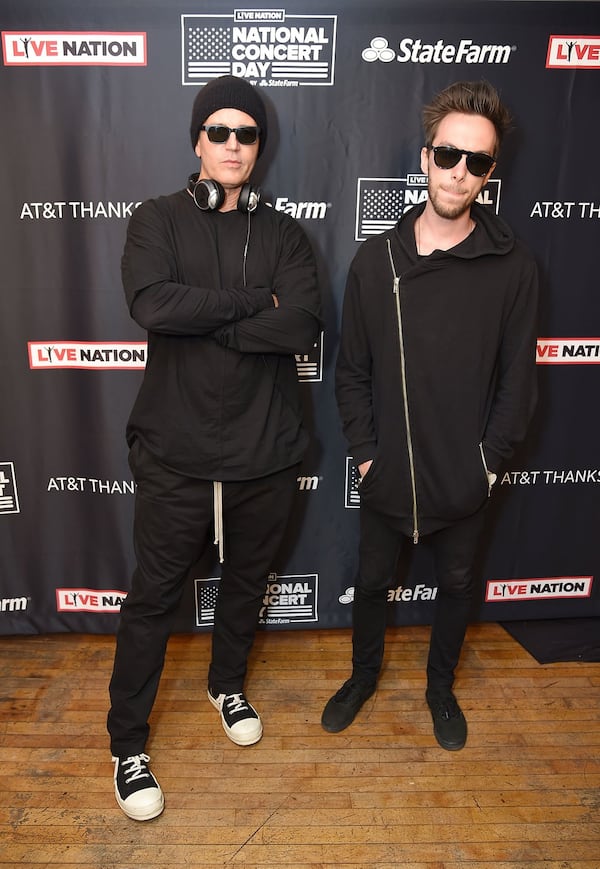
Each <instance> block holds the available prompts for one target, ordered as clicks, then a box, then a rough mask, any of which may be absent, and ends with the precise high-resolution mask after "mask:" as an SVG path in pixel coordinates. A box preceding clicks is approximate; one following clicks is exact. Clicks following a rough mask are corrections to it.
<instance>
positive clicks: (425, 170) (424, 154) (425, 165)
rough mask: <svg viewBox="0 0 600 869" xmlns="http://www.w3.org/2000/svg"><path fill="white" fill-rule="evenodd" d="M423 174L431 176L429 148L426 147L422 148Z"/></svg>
mask: <svg viewBox="0 0 600 869" xmlns="http://www.w3.org/2000/svg"><path fill="white" fill-rule="evenodd" d="M421 172H422V173H423V175H429V148H426V147H425V146H423V147H422V148H421Z"/></svg>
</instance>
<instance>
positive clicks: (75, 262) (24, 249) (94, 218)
mask: <svg viewBox="0 0 600 869" xmlns="http://www.w3.org/2000/svg"><path fill="white" fill-rule="evenodd" d="M0 27H1V30H2V66H1V67H0V78H1V81H0V110H1V117H2V137H1V140H0V148H1V153H2V160H1V161H0V177H1V183H2V197H1V199H0V239H1V244H2V258H1V276H2V277H1V289H0V325H1V334H2V341H1V343H0V408H1V410H0V419H1V423H0V633H3V634H28V633H47V632H60V631H77V632H88V633H111V632H113V631H114V630H115V629H116V625H117V621H118V612H119V607H120V604H121V602H122V601H123V599H124V597H125V596H126V594H127V591H128V588H129V583H130V576H131V573H132V570H133V567H134V558H133V550H132V541H131V527H132V518H133V504H134V491H135V487H134V483H133V481H132V479H131V474H130V472H129V468H128V465H127V447H126V443H125V438H124V431H125V424H126V421H127V417H128V414H129V411H130V408H131V406H132V404H133V401H134V398H135V396H136V393H137V390H138V388H139V385H140V382H141V379H142V377H143V370H144V364H145V358H146V335H145V333H143V332H142V330H140V329H139V327H137V326H136V324H135V323H134V322H133V321H132V320H131V319H130V317H129V313H128V310H127V307H126V305H125V300H124V295H123V291H122V288H121V279H120V258H121V252H122V249H123V243H124V239H125V232H126V227H127V221H128V219H129V217H130V216H131V214H132V213H133V211H134V210H135V208H136V207H137V205H138V204H139V203H140V202H141V201H143V200H144V199H146V198H149V197H153V196H157V195H159V194H163V193H171V192H173V191H175V190H177V189H180V188H183V187H185V186H186V183H187V178H188V175H189V174H190V173H191V172H194V171H197V169H198V164H197V160H196V158H195V156H194V154H193V152H192V150H191V147H190V142H189V132H188V130H189V118H190V111H191V105H192V102H193V99H194V96H195V94H196V92H197V89H198V87H199V86H200V85H201V84H202V83H204V82H206V81H208V80H210V79H211V78H212V77H214V76H216V75H221V74H224V73H233V74H234V75H238V76H242V77H244V78H246V79H248V80H249V81H251V82H253V83H256V85H257V86H258V87H260V89H261V93H262V96H263V97H264V99H265V102H266V104H267V108H268V112H269V123H270V133H269V142H268V145H267V148H266V150H265V153H264V155H263V156H262V158H261V160H260V161H259V163H258V167H257V175H256V176H255V181H257V182H258V183H259V184H260V185H261V187H262V190H263V196H264V197H265V198H267V199H268V200H269V201H270V202H271V203H272V205H273V207H274V208H277V209H281V210H283V211H286V212H288V213H289V214H292V215H294V216H295V217H297V218H298V220H299V221H300V222H301V224H302V225H303V227H304V229H305V230H306V232H307V234H308V236H309V238H310V240H311V242H312V244H313V246H314V250H315V253H316V256H317V260H318V264H319V273H320V281H321V286H322V291H323V298H324V314H325V329H324V332H323V334H322V336H321V338H320V340H319V341H318V343H317V344H316V345H315V347H314V348H313V351H312V352H311V353H310V354H308V355H307V356H301V357H298V358H297V369H298V378H299V380H300V382H301V389H302V394H303V399H304V403H305V411H306V420H307V425H308V427H309V430H310V432H311V435H312V444H311V447H310V450H309V452H308V454H307V456H306V460H305V462H304V465H303V467H302V469H301V471H300V474H299V476H298V491H297V498H296V504H295V509H294V513H293V516H292V520H291V523H290V527H289V532H288V534H287V536H286V540H285V542H284V545H283V547H282V550H281V552H280V553H279V556H278V559H277V563H275V564H273V572H272V574H270V575H269V576H268V577H265V581H266V592H265V599H264V607H263V610H262V613H261V624H262V625H264V626H265V628H269V629H291V628H311V627H314V628H333V627H347V626H349V625H350V623H351V602H352V597H353V580H354V572H355V568H356V562H357V534H358V514H359V509H358V508H359V493H358V489H357V478H356V474H355V472H354V470H353V467H352V464H351V460H350V459H349V458H348V457H347V455H346V445H345V441H344V439H343V436H342V432H341V427H340V423H339V420H338V415H337V409H336V405H335V400H334V395H333V374H334V364H335V358H336V352H337V345H338V337H339V323H340V311H341V304H342V298H343V292H344V284H345V278H346V273H347V269H348V266H349V263H350V261H351V259H352V257H353V255H354V254H355V252H356V250H357V248H358V246H359V244H360V243H361V241H363V240H364V239H366V238H368V237H369V236H371V235H373V234H374V233H378V232H381V231H383V230H385V229H387V228H389V227H391V226H392V225H393V224H394V222H395V220H396V219H397V218H398V216H399V215H400V214H401V213H403V212H404V211H405V210H406V209H409V208H411V207H412V206H413V205H414V204H415V203H419V202H421V201H423V199H424V197H426V195H427V193H426V179H425V178H424V177H423V175H422V174H421V171H420V164H419V152H420V148H421V145H422V144H423V139H422V132H421V116H420V112H421V106H422V105H423V103H424V102H426V101H428V100H429V99H430V97H431V96H432V95H433V94H434V93H435V92H436V91H438V90H440V89H442V88H444V87H445V86H446V85H448V84H450V83H451V82H453V81H457V80H460V79H470V80H472V79H481V78H485V79H487V80H489V81H491V82H492V83H493V84H494V85H495V86H496V87H497V88H498V89H499V90H500V92H501V94H502V96H503V98H504V100H505V101H506V102H507V104H508V105H509V107H510V109H511V111H512V114H513V116H514V130H513V132H512V133H511V134H510V135H509V137H508V139H507V141H506V144H505V147H504V150H503V153H502V154H501V157H500V160H499V164H498V167H497V169H496V172H495V174H494V176H493V178H492V180H491V182H490V184H489V185H488V186H487V188H485V189H484V191H483V195H482V197H481V201H482V202H483V204H484V205H485V207H487V208H490V209H491V210H493V211H494V212H496V213H498V214H500V215H502V217H504V218H505V219H506V220H507V221H508V222H509V223H510V224H511V226H512V227H513V229H514V230H515V232H516V234H517V235H519V236H520V237H521V238H522V239H523V240H524V241H525V242H526V243H527V244H528V245H529V247H530V249H531V250H532V251H533V253H534V255H535V257H536V259H537V261H538V264H539V268H540V275H541V288H542V292H541V309H540V325H539V339H538V344H537V362H538V374H539V386H540V402H539V407H538V410H537V414H536V417H535V420H534V423H533V425H532V427H531V430H530V434H529V437H528V439H527V441H526V443H524V444H523V445H522V447H520V448H519V450H518V452H517V453H516V454H515V455H514V457H513V458H512V460H511V462H510V463H509V464H508V465H507V466H506V467H505V468H504V469H503V471H502V474H501V475H500V478H499V481H498V483H497V485H496V486H495V490H494V493H493V498H492V502H491V504H490V511H489V517H488V519H489V521H488V531H487V533H486V540H485V545H484V547H483V548H482V552H481V556H480V564H479V565H478V567H479V573H480V576H481V598H480V601H478V606H477V607H476V609H475V612H474V614H473V617H474V619H479V620H484V621H497V620H504V619H532V618H557V617H562V616H569V617H572V616H591V615H600V589H599V587H598V574H600V545H599V539H600V522H599V519H600V510H599V492H600V448H599V435H598V428H599V423H600V409H599V406H598V405H599V401H598V398H599V395H600V391H599V387H600V291H599V286H598V249H599V241H600V231H599V230H600V160H599V159H598V148H599V147H600V144H599V143H600V113H599V107H600V99H599V94H600V5H599V4H598V3H596V2H544V0H540V2H493V0H490V2H484V0H477V2H460V3H446V2H444V3H438V2H426V0H420V2H412V0H411V2H409V0H372V2H369V3H364V2H363V0H330V2H323V0H319V2H315V0H289V2H286V3H285V5H277V4H274V3H272V2H270V0H267V2H263V3H261V5H260V7H255V6H253V5H252V4H250V3H245V4H243V5H242V6H240V5H236V4H234V3H233V2H232V3H231V4H229V5H228V3H227V2H224V0H219V2H217V0H212V2H209V0H193V2H182V0H147V2H144V3H141V2H136V0H119V2H103V3H97V2H91V0H54V2H53V3H52V4H48V3H46V2H43V0H36V2H33V0H20V2H19V3H16V2H13V3H8V2H3V3H1V4H0ZM218 577H219V572H218V566H217V564H216V562H215V561H213V560H212V555H211V557H210V559H209V560H207V561H206V563H201V564H197V565H194V568H193V570H192V571H191V573H190V577H189V583H188V586H187V591H186V595H185V599H184V601H183V604H182V606H181V609H180V611H179V613H178V621H177V629H178V630H179V631H182V632H194V631H205V630H210V627H211V624H212V614H213V609H212V607H213V605H214V599H215V593H216V590H217V588H218V582H219V579H218ZM435 595H436V587H435V581H434V578H433V573H432V568H431V563H430V555H429V553H428V550H427V547H426V546H421V545H419V546H417V547H411V548H410V551H409V552H407V555H406V560H405V561H403V562H402V563H401V564H400V565H399V567H398V573H397V576H396V577H394V578H393V581H392V584H391V589H390V593H389V599H390V621H391V622H393V623H396V624H414V623H421V624H425V623H428V622H429V621H430V619H431V615H432V607H433V601H434V599H435Z"/></svg>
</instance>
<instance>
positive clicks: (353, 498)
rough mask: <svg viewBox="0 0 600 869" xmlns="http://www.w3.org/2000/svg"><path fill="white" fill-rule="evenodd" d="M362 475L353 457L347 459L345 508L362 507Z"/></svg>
mask: <svg viewBox="0 0 600 869" xmlns="http://www.w3.org/2000/svg"><path fill="white" fill-rule="evenodd" d="M359 481H360V474H359V473H358V468H357V467H356V465H355V464H354V460H353V459H352V457H351V456H347V457H346V503H345V505H344V506H345V507H347V508H351V507H360V491H359Z"/></svg>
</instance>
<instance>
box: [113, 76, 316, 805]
mask: <svg viewBox="0 0 600 869" xmlns="http://www.w3.org/2000/svg"><path fill="white" fill-rule="evenodd" d="M267 131H268V124H267V113H266V111H265V106H264V103H263V101H262V99H261V97H260V94H259V91H258V90H257V89H255V88H254V87H253V86H252V85H250V84H249V83H248V82H246V81H244V80H243V79H240V78H236V77H235V76H223V77H221V78H217V79H214V80H213V81H211V82H209V83H208V84H207V85H205V86H204V87H203V88H202V89H201V90H200V92H199V93H198V95H197V96H196V99H195V101H194V104H193V109H192V117H191V124H190V134H191V140H192V147H193V149H194V152H195V154H196V156H197V157H198V158H200V171H199V172H198V173H195V174H194V175H192V176H190V178H189V181H188V184H187V186H186V187H185V188H184V189H182V190H179V191H178V192H176V193H173V194H171V195H168V196H160V197H158V198H157V199H151V200H147V201H146V202H144V203H142V205H140V206H139V208H138V209H137V210H136V211H135V213H134V214H133V216H132V217H131V219H130V222H129V226H128V231H127V240H126V244H125V250H124V253H123V259H122V277H123V286H124V289H125V296H126V299H127V303H128V306H129V311H130V313H131V316H132V317H133V319H134V320H135V321H136V322H137V323H138V324H139V325H140V326H142V327H143V328H144V329H146V330H147V332H148V360H147V364H146V371H145V375H144V380H143V382H142V385H141V387H140V391H139V394H138V396H137V399H136V402H135V405H134V407H133V410H132V413H131V416H130V418H129V422H128V425H127V442H128V445H129V450H130V452H129V462H130V466H131V469H132V472H133V475H134V478H135V481H136V484H137V490H136V503H135V521H134V546H135V552H136V558H137V567H136V570H135V571H134V574H133V579H132V586H131V591H130V592H129V594H128V596H127V598H126V600H125V601H124V603H123V605H122V607H121V619H120V625H119V630H118V634H117V645H116V652H115V662H114V669H113V674H112V678H111V683H110V698H111V708H110V711H109V714H108V731H109V734H110V742H111V750H112V755H113V761H114V785H115V795H116V799H117V803H118V804H119V806H120V807H121V809H122V810H123V811H124V812H125V814H126V815H128V816H129V817H130V818H133V819H135V820H140V821H142V820H149V819H150V818H154V817H156V816H157V815H159V814H160V813H161V812H162V810H163V807H164V797H163V793H162V790H161V788H160V785H159V784H158V781H157V780H156V778H155V777H154V775H153V773H152V772H151V771H150V768H149V760H150V758H149V756H148V755H147V754H146V743H147V740H148V735H149V726H148V718H149V716H150V712H151V710H152V706H153V704H154V700H155V697H156V692H157V690H158V685H159V680H160V674H161V672H162V668H163V664H164V657H165V651H166V645H167V641H168V638H169V634H170V631H171V629H172V622H173V615H174V613H175V611H176V610H177V607H178V605H179V602H180V600H181V597H182V593H183V589H184V586H185V582H186V579H187V578H188V575H189V573H190V570H191V568H192V567H193V565H195V564H196V563H197V562H198V561H199V560H200V558H201V557H202V556H203V555H204V554H205V553H206V550H207V547H208V546H209V545H210V543H211V541H212V540H214V543H215V544H216V545H217V546H218V553H219V562H220V565H221V578H220V582H219V590H218V596H217V600H216V603H215V607H214V629H213V637H212V658H211V663H210V668H209V672H208V699H209V701H210V702H211V703H212V705H213V706H214V707H215V708H216V709H217V710H218V712H219V714H220V718H221V723H222V726H223V728H224V730H225V732H226V734H227V736H228V737H229V738H230V739H231V740H232V741H233V742H235V743H236V744H237V745H252V744H254V743H256V742H258V740H259V739H260V738H261V736H262V730H263V728H262V722H261V719H260V717H259V715H258V713H257V712H256V710H255V709H254V708H253V706H252V705H251V704H250V703H249V702H248V700H247V699H246V696H245V694H244V681H245V676H246V668H247V659H248V654H249V652H250V650H251V647H252V643H253V641H254V635H255V632H256V626H257V623H258V617H259V611H260V608H261V606H262V602H263V597H264V594H265V589H266V583H267V576H268V573H269V571H270V570H272V569H273V560H274V558H275V556H276V554H277V550H278V548H279V545H280V542H281V539H282V537H283V533H284V531H285V527H286V523H287V519H288V516H289V513H290V510H291V505H292V501H293V497H294V493H295V490H296V487H297V481H296V478H297V473H298V466H299V463H300V461H301V459H302V457H303V454H304V452H305V449H306V446H307V441H308V436H307V434H306V431H305V429H304V426H303V422H302V409H301V402H300V395H299V390H298V378H297V371H296V363H295V358H294V354H301V353H307V352H308V351H309V350H310V349H311V348H312V346H313V345H314V342H315V341H316V339H317V337H318V333H319V330H320V328H321V325H320V300H319V291H318V287H317V278H316V267H315V261H314V256H313V253H312V251H311V248H310V245H309V243H308V240H307V238H306V235H305V233H304V232H303V230H302V229H301V227H300V225H299V224H298V223H297V222H296V221H295V220H294V219H293V218H291V217H290V216H289V215H287V214H285V213H282V212H279V211H276V210H275V209H274V208H269V207H267V206H265V205H264V204H263V203H262V202H261V201H260V191H259V190H258V189H257V188H255V187H253V186H252V184H251V181H250V178H251V174H252V171H253V169H254V166H255V164H256V160H257V159H258V157H259V156H260V155H261V153H262V152H263V150H264V147H265V143H266V139H267Z"/></svg>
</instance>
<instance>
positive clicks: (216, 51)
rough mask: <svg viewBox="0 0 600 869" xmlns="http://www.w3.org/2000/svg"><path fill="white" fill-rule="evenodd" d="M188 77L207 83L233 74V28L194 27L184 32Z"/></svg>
mask: <svg viewBox="0 0 600 869" xmlns="http://www.w3.org/2000/svg"><path fill="white" fill-rule="evenodd" d="M184 36H185V45H184V57H185V67H186V71H187V76H188V78H189V79H191V80H192V81H193V80H194V79H197V80H198V81H206V80H207V79H210V78H217V77H218V76H220V75H229V74H230V73H231V28H230V27H218V26H215V27H205V26H198V25H196V26H192V27H188V29H187V30H185V31H184Z"/></svg>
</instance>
